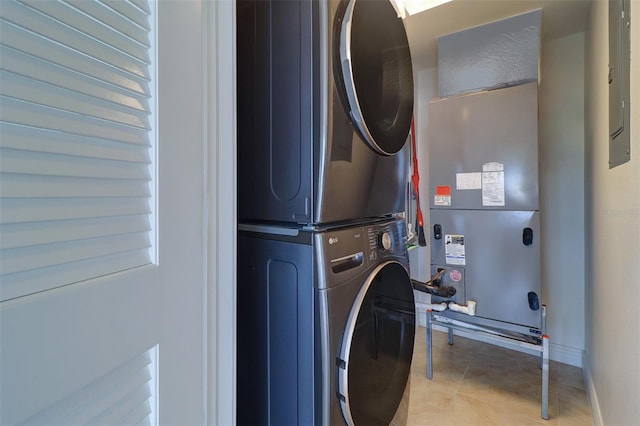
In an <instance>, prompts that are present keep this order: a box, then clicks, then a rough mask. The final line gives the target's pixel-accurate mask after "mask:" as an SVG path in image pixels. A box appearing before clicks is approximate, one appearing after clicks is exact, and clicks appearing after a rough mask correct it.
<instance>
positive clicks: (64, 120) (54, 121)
mask: <svg viewBox="0 0 640 426" xmlns="http://www.w3.org/2000/svg"><path fill="white" fill-rule="evenodd" d="M0 102H1V103H2V108H1V109H0V120H1V121H4V122H7V123H15V124H21V125H25V126H32V127H36V128H43V129H48V130H56V131H60V132H65V133H70V134H75V135H81V136H101V135H108V136H109V138H110V139H111V140H114V141H119V142H126V143H132V144H138V145H144V146H147V145H148V144H149V139H148V132H147V131H146V130H145V129H140V128H135V127H131V126H126V125H122V124H118V123H115V122H113V121H107V120H102V119H100V118H95V117H88V116H85V115H82V114H77V113H73V112H68V111H63V110H60V109H54V108H49V107H47V106H42V105H39V104H36V103H32V102H25V101H21V100H17V99H13V98H9V97H6V96H0Z"/></svg>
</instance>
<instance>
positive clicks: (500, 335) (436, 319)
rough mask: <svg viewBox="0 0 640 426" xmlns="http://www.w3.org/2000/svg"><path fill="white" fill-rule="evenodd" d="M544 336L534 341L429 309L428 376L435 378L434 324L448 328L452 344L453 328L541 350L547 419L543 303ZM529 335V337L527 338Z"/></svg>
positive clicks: (546, 343) (544, 313) (543, 412)
mask: <svg viewBox="0 0 640 426" xmlns="http://www.w3.org/2000/svg"><path fill="white" fill-rule="evenodd" d="M541 309H542V338H541V339H538V340H539V342H534V341H533V340H532V339H531V338H530V336H524V335H522V338H518V336H517V335H516V334H514V333H508V332H506V331H505V332H502V331H501V330H497V329H494V328H487V327H483V326H479V325H476V324H472V323H470V322H464V321H461V320H454V319H451V318H447V317H445V316H443V315H442V314H441V313H440V312H433V311H432V310H431V309H428V310H427V378H428V379H432V378H433V359H432V355H431V351H432V343H431V338H432V333H433V331H432V330H433V325H434V324H436V325H441V326H443V327H446V328H447V329H448V336H447V340H448V343H449V344H450V345H452V344H453V330H458V331H464V332H467V333H473V334H477V335H479V336H481V337H482V339H481V340H482V341H483V342H486V343H494V344H495V343H500V342H502V343H509V344H511V345H513V344H515V345H517V346H520V347H523V348H528V349H533V350H535V351H538V352H540V364H541V368H542V395H541V399H542V409H541V415H542V418H543V419H545V420H548V419H549V336H548V335H547V334H546V328H547V327H546V317H547V307H546V306H544V305H542V306H541ZM527 337H528V338H527Z"/></svg>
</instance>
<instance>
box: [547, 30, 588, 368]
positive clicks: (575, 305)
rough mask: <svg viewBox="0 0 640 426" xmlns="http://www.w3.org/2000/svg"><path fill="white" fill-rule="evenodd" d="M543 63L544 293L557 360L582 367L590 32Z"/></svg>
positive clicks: (551, 45)
mask: <svg viewBox="0 0 640 426" xmlns="http://www.w3.org/2000/svg"><path fill="white" fill-rule="evenodd" d="M541 60H542V81H541V82H540V86H539V91H538V93H539V97H540V98H539V101H540V103H539V108H538V110H539V123H538V125H539V132H540V133H539V144H540V145H539V155H540V195H541V197H540V222H541V226H542V247H541V253H542V290H543V291H542V294H543V301H544V303H546V304H547V308H548V326H549V329H548V332H549V336H550V342H551V343H552V345H553V352H552V359H556V360H560V361H564V362H567V363H570V364H574V365H580V364H581V361H582V360H581V355H582V353H581V352H582V350H583V349H584V320H585V319H584V317H585V316H584V33H578V34H573V35H570V36H568V37H563V38H560V39H557V40H550V41H548V42H545V43H544V44H543V46H542V58H541ZM572 361H573V362H572Z"/></svg>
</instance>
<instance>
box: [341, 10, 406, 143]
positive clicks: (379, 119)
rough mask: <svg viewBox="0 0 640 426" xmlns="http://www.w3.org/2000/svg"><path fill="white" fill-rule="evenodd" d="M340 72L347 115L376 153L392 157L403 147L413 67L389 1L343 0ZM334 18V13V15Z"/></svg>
mask: <svg viewBox="0 0 640 426" xmlns="http://www.w3.org/2000/svg"><path fill="white" fill-rule="evenodd" d="M345 3H346V5H344V4H343V5H342V6H343V7H340V8H339V10H344V15H342V24H341V25H339V26H337V28H336V29H337V30H338V31H340V34H339V36H338V37H336V40H339V41H340V48H339V50H340V67H339V68H340V72H341V75H338V76H336V77H337V78H336V81H337V82H340V83H341V84H342V85H343V90H344V95H346V96H345V97H346V98H347V101H348V104H349V109H350V113H351V118H352V120H353V123H354V125H355V127H356V128H357V130H358V132H359V133H360V135H361V136H362V138H363V139H364V140H365V141H366V142H367V143H368V144H369V146H370V147H371V148H373V149H374V150H375V151H376V152H378V153H380V154H383V155H393V154H395V153H397V152H398V151H400V150H401V149H402V147H403V146H404V144H405V142H406V140H407V135H408V134H409V128H410V126H411V119H412V115H413V71H412V67H411V53H410V52H409V42H408V40H407V34H406V32H405V29H404V25H403V23H402V20H401V19H400V18H398V17H397V15H396V12H395V10H394V9H393V6H391V3H390V2H389V1H364V0H345ZM338 18H340V16H339V17H338Z"/></svg>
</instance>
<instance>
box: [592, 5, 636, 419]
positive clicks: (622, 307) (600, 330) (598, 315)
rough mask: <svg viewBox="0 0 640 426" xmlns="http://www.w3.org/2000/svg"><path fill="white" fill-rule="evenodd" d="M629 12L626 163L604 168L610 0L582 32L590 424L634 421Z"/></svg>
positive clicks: (633, 193) (633, 183) (633, 140)
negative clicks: (628, 155) (584, 33)
mask: <svg viewBox="0 0 640 426" xmlns="http://www.w3.org/2000/svg"><path fill="white" fill-rule="evenodd" d="M631 3H632V5H631V6H632V9H631V22H632V25H631V35H632V36H631V40H632V41H631V50H632V52H631V61H632V63H631V76H632V79H631V161H630V162H628V163H625V164H623V165H621V166H618V167H615V168H613V169H611V170H610V169H609V166H608V159H609V154H608V139H609V138H608V133H609V132H608V127H609V121H608V117H609V115H608V85H607V73H608V62H609V60H608V2H607V1H606V0H596V1H595V2H594V3H593V4H592V6H591V17H590V29H589V31H588V34H587V37H586V46H587V50H586V52H587V55H586V58H587V59H586V70H587V74H586V84H585V96H586V114H585V116H586V121H585V134H586V163H585V167H586V170H585V187H586V188H587V197H586V198H587V205H586V209H585V211H586V218H585V221H586V226H585V236H586V242H587V244H586V247H585V249H586V269H585V274H586V277H587V280H586V281H587V282H586V313H587V315H586V350H585V352H586V353H585V364H586V365H585V372H586V377H587V387H588V389H587V390H588V392H589V396H590V400H591V405H592V409H593V414H594V420H595V423H596V424H605V425H638V424H640V404H639V403H638V402H639V399H638V395H640V332H639V330H640V310H639V309H638V303H639V301H640V82H639V81H638V76H639V75H640V60H639V58H640V2H639V1H637V0H634V1H632V2H631Z"/></svg>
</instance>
